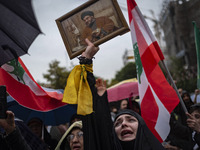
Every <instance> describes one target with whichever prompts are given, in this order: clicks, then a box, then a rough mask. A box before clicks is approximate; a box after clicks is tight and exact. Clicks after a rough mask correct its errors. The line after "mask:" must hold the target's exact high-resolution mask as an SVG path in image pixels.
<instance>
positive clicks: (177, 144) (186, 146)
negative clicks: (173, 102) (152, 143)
mask: <svg viewBox="0 0 200 150" xmlns="http://www.w3.org/2000/svg"><path fill="white" fill-rule="evenodd" d="M182 99H183V102H184V104H185V106H186V108H187V109H188V111H189V110H190V106H191V105H192V104H193V102H192V101H191V99H190V96H189V94H188V93H187V92H183V94H182ZM186 120H187V116H186V114H185V111H184V110H183V108H182V105H181V103H179V104H178V105H177V106H176V108H175V109H174V110H173V111H172V113H171V117H170V133H169V135H168V137H167V139H166V140H165V142H166V143H165V144H164V147H165V148H166V149H169V150H171V149H172V150H176V149H183V150H191V149H192V143H193V142H192V131H191V130H190V128H189V127H188V126H187V123H186Z"/></svg>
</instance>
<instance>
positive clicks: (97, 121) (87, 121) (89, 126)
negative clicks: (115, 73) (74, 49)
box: [80, 40, 164, 150]
mask: <svg viewBox="0 0 200 150" xmlns="http://www.w3.org/2000/svg"><path fill="white" fill-rule="evenodd" d="M86 43H87V44H88V47H87V48H86V51H85V52H84V53H83V54H82V57H81V59H80V64H92V58H93V56H94V55H95V54H96V52H97V51H98V48H97V47H95V46H94V45H93V44H92V43H91V42H90V41H89V40H86ZM86 71H87V70H86ZM87 81H88V84H89V87H90V89H91V93H92V102H93V103H92V108H93V111H92V113H90V114H87V115H85V116H84V117H83V118H82V122H83V129H82V130H83V133H84V135H83V137H84V150H164V148H163V147H162V145H161V143H159V141H158V140H157V139H156V138H155V137H154V135H153V134H152V133H151V131H150V130H149V129H148V127H147V126H146V124H145V122H144V120H143V119H142V118H141V117H140V116H139V115H138V114H137V113H134V112H133V111H131V110H124V112H120V113H118V114H117V116H116V118H115V121H114V125H115V129H116V127H117V126H118V125H119V124H120V123H119V122H120V121H119V119H120V118H121V116H123V114H127V115H130V116H131V117H134V121H136V122H137V125H136V126H135V128H134V129H133V128H132V129H133V130H131V131H130V130H129V128H131V125H133V124H132V123H134V122H132V121H133V120H130V122H129V125H128V124H127V125H121V126H123V127H127V128H125V130H124V128H123V129H122V130H114V129H113V122H112V120H111V115H110V109H109V105H108V99H107V92H106V83H105V82H103V81H102V80H101V79H97V80H96V82H95V78H94V76H93V73H92V72H90V71H87ZM116 124H118V125H116ZM122 124H123V123H122ZM119 126H120V125H119ZM133 126H134V125H133ZM124 136H126V137H127V136H128V138H127V139H125V140H124V139H123V138H121V137H124ZM129 136H130V137H129ZM132 136H133V137H132Z"/></svg>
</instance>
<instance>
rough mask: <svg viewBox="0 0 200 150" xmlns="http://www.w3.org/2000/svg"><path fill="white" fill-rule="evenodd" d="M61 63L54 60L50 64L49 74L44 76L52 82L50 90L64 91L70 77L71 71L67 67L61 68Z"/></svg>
mask: <svg viewBox="0 0 200 150" xmlns="http://www.w3.org/2000/svg"><path fill="white" fill-rule="evenodd" d="M59 63H60V62H59V61H57V60H54V61H52V62H51V63H50V64H49V69H48V70H47V72H48V73H46V74H43V77H44V78H45V79H47V81H48V82H50V88H53V89H64V88H65V86H66V83H67V78H68V76H69V73H70V72H69V71H68V70H67V69H66V68H65V67H60V66H59Z"/></svg>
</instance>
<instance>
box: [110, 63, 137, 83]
mask: <svg viewBox="0 0 200 150" xmlns="http://www.w3.org/2000/svg"><path fill="white" fill-rule="evenodd" d="M136 77H137V73H136V65H135V63H132V62H130V63H128V64H127V65H125V66H124V67H123V68H122V69H121V70H120V71H118V72H117V73H116V75H115V78H114V79H112V80H111V83H110V85H109V86H112V85H114V84H116V83H118V82H120V81H123V80H126V79H131V78H136Z"/></svg>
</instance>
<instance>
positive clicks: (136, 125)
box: [113, 109, 164, 150]
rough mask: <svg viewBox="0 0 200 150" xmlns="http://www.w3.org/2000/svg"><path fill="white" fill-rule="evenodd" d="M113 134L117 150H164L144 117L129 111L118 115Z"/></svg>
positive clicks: (123, 111)
mask: <svg viewBox="0 0 200 150" xmlns="http://www.w3.org/2000/svg"><path fill="white" fill-rule="evenodd" d="M113 134H114V142H115V146H116V149H117V150H164V147H163V146H162V145H161V143H160V142H159V141H158V140H157V139H156V137H155V136H154V135H153V134H152V133H151V131H150V130H149V128H148V127H147V125H146V123H145V122H144V120H143V119H142V117H141V116H140V115H139V114H137V113H136V112H134V111H132V110H129V109H124V110H120V111H119V113H118V114H117V115H116V117H115V120H114V133H113Z"/></svg>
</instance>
